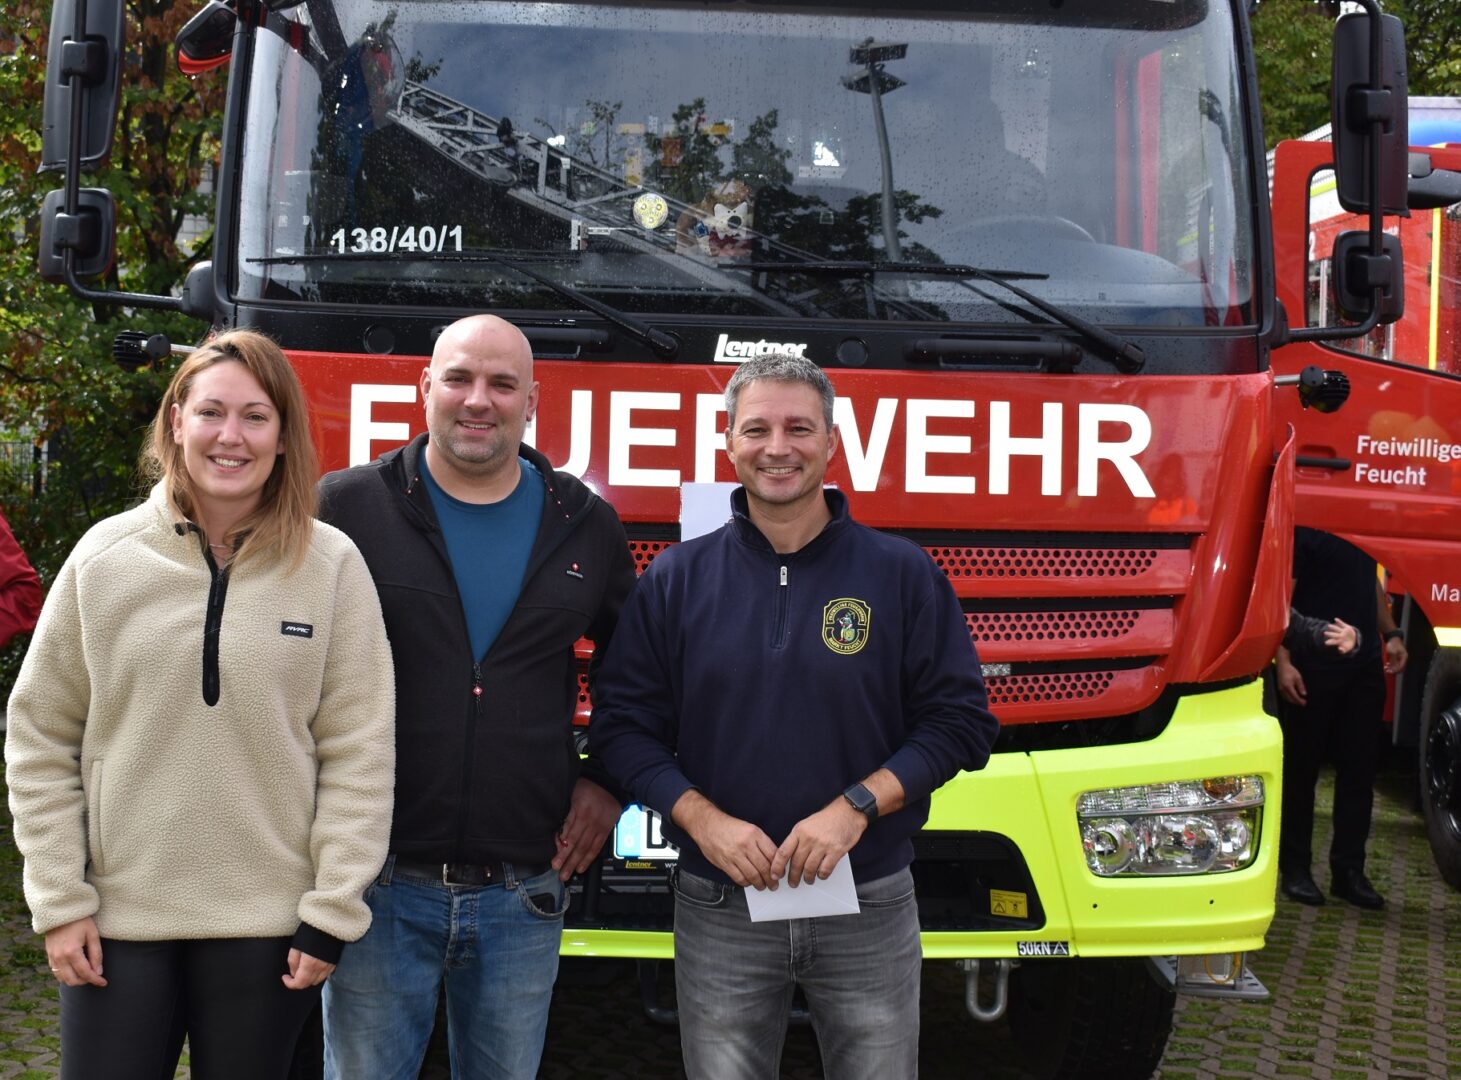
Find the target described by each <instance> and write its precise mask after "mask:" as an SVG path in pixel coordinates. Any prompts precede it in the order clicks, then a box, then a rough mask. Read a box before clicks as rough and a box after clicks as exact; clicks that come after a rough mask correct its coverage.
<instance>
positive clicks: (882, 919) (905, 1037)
mask: <svg viewBox="0 0 1461 1080" xmlns="http://www.w3.org/2000/svg"><path fill="white" fill-rule="evenodd" d="M781 887H782V888H787V887H788V886H786V885H784V884H783V885H782V886H781ZM674 888H675V996H676V998H677V999H678V1003H679V1009H680V1047H681V1050H682V1051H683V1053H684V1057H685V1072H686V1074H687V1076H688V1077H689V1080H775V1078H776V1077H777V1076H779V1075H780V1066H781V1048H782V1043H783V1042H784V1041H785V1039H786V1023H787V1018H788V1016H789V1014H790V1009H791V998H792V992H793V990H794V989H795V987H796V986H798V985H799V986H801V988H802V992H803V993H804V994H805V995H806V999H807V1006H808V1008H809V1009H810V1011H811V1014H812V1027H813V1029H814V1030H815V1031H816V1033H817V1043H818V1045H819V1046H820V1048H821V1051H822V1070H823V1073H824V1074H825V1075H826V1076H828V1077H835V1078H836V1080H891V1078H894V1077H896V1078H897V1080H906V1078H909V1077H915V1076H917V1075H918V989H919V977H920V973H921V968H922V962H923V954H922V949H921V946H920V942H919V936H918V932H919V927H918V906H917V902H916V901H915V900H914V898H913V875H912V873H911V872H909V871H908V870H907V869H904V870H900V871H899V872H898V873H896V874H890V875H889V876H888V877H885V878H879V879H878V880H876V881H869V882H867V883H865V884H859V885H858V886H857V898H858V902H859V906H860V907H861V908H862V910H861V912H860V913H859V914H857V915H830V916H826V917H824V918H819V919H792V920H788V921H779V922H763V923H753V922H751V918H750V915H749V914H748V913H747V911H746V896H745V891H744V890H742V889H739V888H737V887H735V886H734V885H720V884H718V883H716V882H713V881H708V880H706V879H705V878H702V877H696V876H695V875H693V874H687V873H684V872H683V871H682V872H680V873H678V874H677V875H676V878H675V882H674Z"/></svg>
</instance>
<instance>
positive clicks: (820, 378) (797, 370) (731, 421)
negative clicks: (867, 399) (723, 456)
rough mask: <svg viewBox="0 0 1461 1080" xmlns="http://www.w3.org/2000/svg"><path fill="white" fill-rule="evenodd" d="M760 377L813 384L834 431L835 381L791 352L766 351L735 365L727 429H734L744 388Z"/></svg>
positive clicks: (729, 387)
mask: <svg viewBox="0 0 1461 1080" xmlns="http://www.w3.org/2000/svg"><path fill="white" fill-rule="evenodd" d="M757 379H771V380H773V381H775V382H787V383H801V384H802V385H803V386H810V387H811V388H812V389H813V390H815V391H816V392H817V395H818V396H819V397H820V398H821V399H822V419H823V420H824V421H825V422H826V424H827V430H828V431H831V430H832V403H833V402H834V401H836V400H837V394H836V393H835V392H834V391H833V389H832V380H831V379H829V378H827V373H826V372H825V371H823V370H822V369H821V368H819V367H818V366H817V365H816V364H814V363H812V362H811V361H810V360H806V359H803V358H802V357H800V356H797V355H796V353H794V352H790V351H783V352H769V353H764V354H762V355H761V356H757V357H755V358H754V359H751V360H747V361H746V362H745V363H744V364H742V365H741V366H740V367H738V368H736V373H735V374H734V375H732V376H731V379H730V382H728V383H727V384H726V387H725V412H726V430H728V431H734V430H735V426H736V402H737V399H738V398H739V397H740V395H741V387H743V386H745V385H746V384H747V383H753V382H755V381H756V380H757Z"/></svg>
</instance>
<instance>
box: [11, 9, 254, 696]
mask: <svg viewBox="0 0 1461 1080" xmlns="http://www.w3.org/2000/svg"><path fill="white" fill-rule="evenodd" d="M50 6H51V5H50V3H48V2H45V0H7V2H6V3H5V4H4V5H3V6H0V228H3V229H4V230H5V232H6V233H7V234H8V235H9V237H11V242H10V243H7V244H5V245H3V246H0V440H3V441H4V443H5V444H6V447H7V449H8V450H9V453H8V455H7V456H6V457H5V458H3V459H0V464H3V465H4V467H3V468H0V506H3V508H4V512H5V516H6V517H7V518H8V519H9V520H10V523H11V525H12V526H13V527H14V529H15V532H16V535H17V536H18V537H19V539H20V541H21V543H22V545H23V546H24V547H25V549H26V551H27V553H28V554H29V555H30V557H31V560H32V561H33V562H34V563H35V565H36V568H37V569H38V570H39V571H40V573H41V575H42V577H43V579H45V580H46V581H49V580H50V579H51V578H52V577H53V576H54V574H55V572H56V570H57V569H58V568H59V567H60V564H61V562H62V561H63V560H64V558H65V556H66V555H67V553H68V552H69V551H70V550H71V548H72V547H73V546H74V544H75V543H76V540H77V539H78V538H79V537H80V535H81V534H82V533H83V532H84V531H85V530H86V529H87V528H88V527H89V526H90V525H92V524H93V523H94V522H96V521H97V520H99V519H100V518H102V517H105V516H106V515H108V514H112V513H115V512H116V511H118V510H120V509H122V508H123V507H124V506H126V505H127V504H128V503H129V502H130V501H131V500H132V499H134V498H135V497H136V496H137V495H138V494H139V490H140V489H139V486H138V481H137V473H136V461H137V452H138V446H139V443H140V439H141V435H142V431H143V428H144V427H145V425H146V424H147V422H148V421H149V420H150V419H151V417H152V414H153V412H154V411H155V409H156V407H157V402H158V400H159V398H160V397H161V393H162V389H163V387H164V385H165V380H166V373H165V372H156V371H151V370H143V371H140V372H136V373H127V372H123V371H122V370H120V369H119V368H118V367H117V366H116V365H115V364H114V363H113V362H112V360H111V341H112V338H113V336H114V335H115V334H116V332H117V331H119V330H122V329H145V330H148V331H149V332H156V331H160V332H163V333H166V334H168V335H169V336H170V337H171V338H172V339H173V340H175V341H184V342H187V341H192V340H196V339H197V338H198V336H199V335H200V332H202V331H203V330H204V329H205V328H204V327H202V326H201V325H200V324H199V323H197V322H196V321H195V320H191V319H187V318H185V317H182V316H178V315H171V314H164V313H161V312H155V311H136V312H126V311H123V310H120V309H116V308H111V307H105V306H103V307H97V308H95V309H93V307H92V306H91V305H90V304H88V303H85V302H83V301H79V300H77V299H76V298H75V297H73V296H72V295H71V294H70V293H69V292H68V291H67V290H66V289H65V288H63V287H61V286H56V285H51V284H48V283H47V282H44V281H41V280H40V278H39V277H38V276H37V274H36V249H37V222H38V214H39V210H40V206H41V202H42V199H43V198H44V196H45V193H46V192H47V191H48V190H50V189H51V188H54V187H59V186H61V176H60V174H59V173H38V172H37V166H38V164H39V161H40V148H41V140H40V134H39V133H40V131H41V101H42V93H43V88H44V79H45V58H46V49H47V38H48V29H49V26H48V24H49V19H50ZM196 10H197V5H196V4H193V3H191V2H187V0H132V2H130V3H128V4H127V56H126V61H125V63H124V78H125V82H124V85H123V92H122V107H121V111H120V115H119V117H118V120H117V128H116V136H115V143H114V147H113V152H112V156H111V160H110V162H109V163H108V165H107V167H106V168H104V169H102V170H100V171H99V172H98V173H96V174H92V175H87V176H85V177H83V184H84V185H86V186H93V187H105V188H108V189H110V190H111V192H112V193H113V195H114V196H115V197H116V200H117V217H118V235H117V262H116V268H115V269H114V270H113V271H112V272H111V274H110V275H109V278H108V279H107V280H106V281H104V282H102V284H103V285H105V286H108V287H116V288H123V289H127V290H130V291H136V292H149V293H157V292H168V291H170V290H171V289H172V288H173V287H174V286H175V285H176V284H178V283H179V282H180V281H181V280H182V278H183V277H184V276H185V275H186V273H187V270H188V268H189V266H190V265H191V264H192V263H193V262H194V261H195V260H197V259H199V258H208V257H209V251H208V244H207V242H206V240H205V242H204V243H203V244H202V245H200V247H199V250H196V251H193V252H185V251H183V250H181V249H180V248H179V246H178V243H177V239H176V237H177V235H178V230H179V227H180V226H181V224H182V222H183V219H184V217H185V216H187V215H189V214H203V215H208V216H210V217H211V204H210V201H209V200H208V198H207V197H206V196H203V195H200V194H198V192H197V188H198V184H199V181H200V179H201V178H202V175H203V170H204V167H205V166H206V165H207V164H208V163H209V162H210V161H212V160H214V159H215V158H216V156H217V153H218V132H219V127H220V118H221V115H222V100H223V94H224V77H225V76H226V72H214V73H210V74H207V75H204V76H201V77H200V78H198V79H197V80H195V81H194V80H189V79H187V78H185V77H184V76H183V75H181V74H180V73H179V72H178V70H177V68H176V66H175V62H174V59H173V51H172V42H173V39H174V37H175V35H176V34H177V31H178V30H179V28H180V27H181V26H182V24H183V23H184V22H185V21H186V20H187V19H188V18H189V17H191V16H192V15H193V14H194V12H195V11H196ZM32 447H34V448H35V451H34V452H32V450H31V448H32ZM42 447H44V448H45V449H46V454H45V457H44V459H42V456H41V454H40V449H41V448H42ZM42 461H43V463H42ZM23 648H24V642H18V643H16V644H14V645H12V646H11V647H10V648H9V649H8V650H6V651H5V652H4V653H0V695H4V694H5V693H8V688H9V685H10V681H11V677H12V676H13V672H14V669H15V667H16V665H17V664H18V662H19V657H20V655H21V653H22V651H23Z"/></svg>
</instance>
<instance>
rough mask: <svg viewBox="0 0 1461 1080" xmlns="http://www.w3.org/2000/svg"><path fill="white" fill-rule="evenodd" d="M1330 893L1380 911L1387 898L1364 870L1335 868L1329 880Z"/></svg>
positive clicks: (1362, 906) (1352, 902)
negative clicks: (1380, 892) (1371, 882)
mask: <svg viewBox="0 0 1461 1080" xmlns="http://www.w3.org/2000/svg"><path fill="white" fill-rule="evenodd" d="M1329 893H1330V895H1331V896H1334V897H1336V898H1338V899H1340V900H1348V901H1349V902H1350V903H1351V904H1353V905H1354V906H1355V907H1359V908H1365V909H1366V910H1367V911H1379V910H1380V909H1381V908H1382V907H1384V906H1385V898H1384V897H1383V896H1381V895H1380V894H1379V893H1377V892H1376V891H1375V887H1374V886H1373V885H1371V884H1370V879H1369V878H1367V877H1365V874H1364V871H1363V870H1335V871H1334V872H1333V874H1332V875H1331V878H1330V881H1329Z"/></svg>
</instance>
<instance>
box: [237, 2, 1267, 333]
mask: <svg viewBox="0 0 1461 1080" xmlns="http://www.w3.org/2000/svg"><path fill="white" fill-rule="evenodd" d="M958 6H959V5H955V4H940V5H937V6H936V9H935V5H932V4H930V5H928V6H927V7H926V8H924V7H922V6H920V5H919V4H916V3H911V4H908V5H899V6H898V7H896V8H894V7H893V6H891V5H876V6H875V5H872V4H870V3H841V4H815V5H813V4H805V3H803V4H798V5H795V6H792V5H785V6H782V5H777V4H758V5H754V6H752V7H749V8H748V7H747V6H746V5H743V4H739V3H727V2H722V0H713V2H711V3H708V4H699V3H697V4H684V3H653V2H648V3H615V4H609V3H573V4H569V3H563V4H559V3H534V4H523V3H495V2H472V3H464V2H452V3H435V2H408V0H334V2H330V0H310V2H309V3H308V4H305V5H302V6H299V7H295V8H291V9H289V10H288V11H287V12H285V13H284V15H283V16H278V15H271V16H270V17H269V20H268V24H267V25H266V26H264V27H261V28H257V29H255V31H254V34H255V40H254V45H253V48H252V51H251V61H250V63H251V67H250V70H249V73H248V83H247V85H248V96H247V103H246V107H245V111H244V113H243V114H242V115H243V125H242V129H241V131H242V133H241V136H240V139H241V145H242V157H241V169H242V172H241V174H240V181H239V183H238V185H237V191H238V204H239V205H238V208H237V217H236V219H235V220H236V221H237V227H238V244H237V258H238V265H237V267H236V273H235V276H234V280H235V281H236V282H237V284H238V295H239V298H240V299H241V300H244V301H248V300H266V301H268V300H301V301H308V302H311V303H317V304H328V305H342V306H368V307H371V308H379V307H381V306H397V305H401V306H406V305H409V306H412V307H433V306H451V307H492V308H495V309H499V310H501V309H515V310H521V311H539V312H555V311H564V310H569V309H577V310H581V308H576V305H575V304H574V302H573V300H572V295H573V293H574V292H575V291H576V292H577V293H578V294H581V295H586V296H590V297H593V298H594V299H595V300H597V301H599V302H600V303H602V304H607V305H611V306H612V307H614V308H616V309H618V310H620V311H623V312H637V313H641V314H645V315H655V316H659V317H661V318H664V319H668V320H683V319H686V318H691V319H693V318H696V317H714V318H721V319H723V318H724V317H726V316H758V317H766V316H773V317H792V318H812V319H826V320H849V319H856V320H866V319H876V320H885V321H905V322H929V321H933V322H955V323H986V324H988V323H993V324H1009V323H1024V322H1030V321H1036V322H1043V321H1045V318H1044V316H1042V315H1040V314H1039V313H1038V312H1036V311H1035V310H1034V309H1033V308H1032V307H1031V306H1030V305H1028V304H1027V303H1025V302H1023V301H1021V300H1020V299H1019V298H1017V297H1016V296H1013V295H1011V294H1010V293H1009V292H1008V291H1007V290H1003V289H1000V288H998V287H995V286H993V285H992V284H991V283H990V282H988V281H984V282H980V281H978V280H972V281H971V280H963V279H960V278H958V277H956V276H953V275H949V274H940V273H936V272H931V273H922V274H920V273H918V272H916V271H913V272H899V273H894V274H885V273H868V274H846V275H839V274H829V273H826V272H825V267H826V265H827V264H828V263H829V261H847V262H857V263H880V264H881V263H889V262H891V263H910V264H924V265H925V266H927V265H928V264H944V263H957V264H963V265H968V266H975V267H979V268H982V269H983V270H985V271H988V272H989V273H992V274H995V275H999V276H1007V277H1008V278H1009V279H1010V280H1013V281H1017V282H1019V284H1020V286H1021V287H1022V288H1023V289H1025V290H1026V291H1027V292H1028V293H1030V294H1032V295H1034V296H1036V297H1038V298H1039V299H1041V300H1043V301H1045V302H1047V303H1049V304H1052V305H1059V306H1060V307H1061V308H1062V309H1064V310H1066V311H1069V312H1071V313H1073V314H1075V315H1077V316H1078V317H1081V318H1084V319H1086V320H1089V321H1091V322H1094V323H1099V324H1104V325H1113V326H1131V327H1152V328H1159V327H1184V326H1214V325H1224V326H1234V325H1243V324H1251V323H1252V322H1253V321H1255V319H1256V313H1255V311H1254V308H1253V296H1252V264H1253V250H1254V238H1253V230H1254V224H1253V218H1252V206H1253V197H1252V194H1251V193H1252V191H1253V185H1254V183H1255V180H1254V177H1253V174H1252V163H1251V161H1250V158H1249V155H1248V153H1247V147H1248V142H1247V138H1246V135H1245V121H1244V116H1245V112H1244V103H1243V101H1242V99H1241V97H1240V88H1241V87H1242V86H1243V85H1244V83H1243V80H1242V78H1241V76H1240V73H1239V71H1238V68H1237V60H1236V55H1235V47H1236V46H1235V42H1236V35H1237V31H1236V28H1235V26H1234V22H1233V15H1232V13H1231V11H1230V10H1229V8H1228V7H1227V5H1225V4H1222V3H1216V2H1208V0H1201V2H1199V0H1164V2H1161V3H1156V2H1151V3H1132V2H1130V0H1090V2H1085V3H1081V4H1070V5H1064V6H1063V7H1053V6H1052V5H1050V4H1049V3H1048V2H1046V0H1040V2H1036V0H1025V2H1020V0H997V2H995V3H973V2H970V3H968V4H967V5H965V6H966V7H968V8H969V9H978V10H977V11H976V10H970V11H967V12H959V11H957V10H955V9H956V8H957V7H958ZM1066 8H1069V9H1076V10H1073V11H1066V10H1065V9H1066ZM493 256H495V258H493ZM509 261H510V262H515V263H516V264H518V265H521V266H528V267H531V269H532V270H533V271H534V273H533V274H532V275H527V274H523V273H514V272H512V271H511V269H509V267H508V266H507V265H505V262H509ZM799 264H801V265H803V266H804V267H805V269H804V270H802V271H798V269H797V267H798V265H799ZM545 282H548V283H550V284H551V283H559V284H561V285H563V286H566V287H567V290H563V289H554V288H551V287H549V285H547V284H545Z"/></svg>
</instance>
